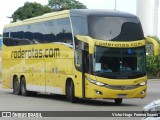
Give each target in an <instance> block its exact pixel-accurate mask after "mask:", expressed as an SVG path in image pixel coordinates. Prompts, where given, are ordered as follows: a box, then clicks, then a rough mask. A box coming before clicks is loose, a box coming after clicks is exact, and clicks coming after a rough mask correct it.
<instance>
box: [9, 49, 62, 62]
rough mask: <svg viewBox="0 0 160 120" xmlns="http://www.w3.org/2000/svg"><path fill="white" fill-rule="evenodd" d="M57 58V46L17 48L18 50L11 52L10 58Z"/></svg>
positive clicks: (58, 51) (58, 50)
mask: <svg viewBox="0 0 160 120" xmlns="http://www.w3.org/2000/svg"><path fill="white" fill-rule="evenodd" d="M53 57H54V58H57V57H60V49H59V48H54V49H53V48H50V49H34V48H32V49H30V50H23V49H21V48H20V49H19V50H18V51H12V52H11V58H15V59H17V58H53Z"/></svg>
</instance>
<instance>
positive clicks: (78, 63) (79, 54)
mask: <svg viewBox="0 0 160 120" xmlns="http://www.w3.org/2000/svg"><path fill="white" fill-rule="evenodd" d="M75 65H76V68H77V69H78V70H80V71H81V70H82V69H81V67H82V51H81V50H75Z"/></svg>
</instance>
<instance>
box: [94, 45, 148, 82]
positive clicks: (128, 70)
mask: <svg viewBox="0 0 160 120" xmlns="http://www.w3.org/2000/svg"><path fill="white" fill-rule="evenodd" d="M145 70H146V63H145V47H138V48H106V47H99V46H96V47H95V54H94V56H93V74H94V75H96V76H100V77H105V78H115V79H125V78H126V79H128V78H136V77H142V76H144V75H146V71H145Z"/></svg>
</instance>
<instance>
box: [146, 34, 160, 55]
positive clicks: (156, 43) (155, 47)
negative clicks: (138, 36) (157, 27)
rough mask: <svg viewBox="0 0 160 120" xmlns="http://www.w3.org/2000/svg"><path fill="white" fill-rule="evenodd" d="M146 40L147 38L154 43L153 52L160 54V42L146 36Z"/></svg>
mask: <svg viewBox="0 0 160 120" xmlns="http://www.w3.org/2000/svg"><path fill="white" fill-rule="evenodd" d="M146 40H147V42H149V43H152V44H153V51H154V52H153V53H154V55H155V56H157V55H158V54H159V43H158V42H157V41H156V40H154V39H153V38H150V37H146Z"/></svg>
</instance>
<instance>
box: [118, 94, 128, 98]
mask: <svg viewBox="0 0 160 120" xmlns="http://www.w3.org/2000/svg"><path fill="white" fill-rule="evenodd" d="M126 96H127V94H118V95H117V97H118V98H126Z"/></svg>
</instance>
